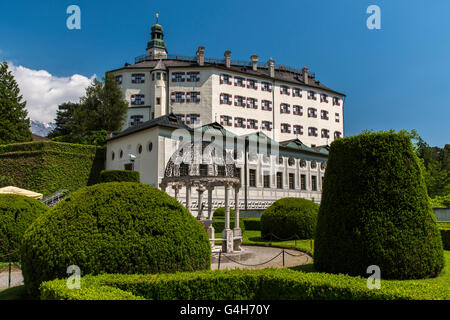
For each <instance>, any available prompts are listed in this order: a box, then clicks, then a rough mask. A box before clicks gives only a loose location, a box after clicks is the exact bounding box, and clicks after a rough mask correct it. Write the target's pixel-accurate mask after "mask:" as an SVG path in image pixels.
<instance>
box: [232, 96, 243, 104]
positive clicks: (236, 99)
mask: <svg viewBox="0 0 450 320" xmlns="http://www.w3.org/2000/svg"><path fill="white" fill-rule="evenodd" d="M234 105H235V106H238V107H245V97H243V96H234Z"/></svg>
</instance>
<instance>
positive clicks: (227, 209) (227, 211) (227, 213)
mask: <svg viewBox="0 0 450 320" xmlns="http://www.w3.org/2000/svg"><path fill="white" fill-rule="evenodd" d="M229 192H230V186H229V185H228V184H225V229H230V204H229V201H230V200H229Z"/></svg>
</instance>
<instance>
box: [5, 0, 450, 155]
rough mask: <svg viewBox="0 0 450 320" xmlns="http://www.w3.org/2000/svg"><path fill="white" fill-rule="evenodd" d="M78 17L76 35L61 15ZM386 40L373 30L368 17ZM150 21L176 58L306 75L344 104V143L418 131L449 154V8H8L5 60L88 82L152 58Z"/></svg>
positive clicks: (118, 4) (354, 4)
mask: <svg viewBox="0 0 450 320" xmlns="http://www.w3.org/2000/svg"><path fill="white" fill-rule="evenodd" d="M72 4H76V5H78V6H79V7H80V8H81V30H68V29H67V27H66V19H67V17H68V14H66V9H67V7H68V6H69V5H72ZM372 4H374V5H378V6H379V7H380V8H381V30H369V29H368V28H367V27H366V20H367V18H368V17H369V14H367V13H366V8H367V7H368V6H369V5H372ZM155 12H159V14H160V23H161V24H162V25H163V27H164V29H165V40H166V44H167V47H168V51H169V53H178V54H186V55H194V54H195V51H196V49H197V47H198V46H199V45H204V46H205V49H206V53H205V55H206V56H208V57H223V53H224V52H225V50H227V49H230V50H231V52H232V55H231V57H232V59H233V58H235V59H240V60H247V59H249V57H250V55H252V54H254V53H256V54H257V55H258V56H259V57H260V61H267V60H268V59H269V58H270V57H272V58H273V59H274V60H275V62H276V63H278V64H285V65H291V66H295V67H303V66H308V67H309V68H310V70H311V71H313V72H315V73H316V77H317V79H319V80H320V81H321V82H322V83H324V84H325V85H327V86H329V87H331V88H333V89H335V90H337V91H340V92H344V93H345V94H346V95H347V98H346V102H345V107H344V112H345V113H344V117H345V134H346V135H347V136H349V135H354V134H358V133H359V132H361V131H362V130H363V129H374V130H376V131H378V130H387V129H391V128H392V129H396V130H400V129H407V130H411V129H416V130H418V132H419V134H420V135H421V136H422V137H423V138H424V139H425V141H427V142H428V143H429V144H431V145H438V146H443V145H444V144H445V143H450V139H449V138H450V125H449V123H450V108H449V106H450V80H449V75H450V59H449V58H448V57H449V52H450V41H449V39H450V19H448V14H449V12H450V1H447V0H433V1H411V0H410V1H407V0H395V1H359V0H341V1H333V0H329V1H328V0H327V1H325V0H317V1H311V0H296V1H283V0H279V1H265V0H259V1H235V0H228V1H211V0H210V1H195V0H191V1H175V0H172V1H134V0H128V1H112V0H110V1H83V0H72V1H63V0H54V1H49V0H47V1H45V0H42V1H39V2H37V1H21V0H16V1H14V2H13V1H8V2H6V1H3V2H2V5H1V10H0V39H1V40H0V58H1V59H6V60H8V61H10V62H12V63H13V64H14V65H16V66H24V67H26V68H29V69H32V70H41V69H42V70H46V71H47V72H48V73H50V74H51V75H53V76H55V77H71V76H72V75H74V74H80V75H83V76H85V77H88V78H90V77H91V76H92V75H94V74H95V75H97V76H99V77H101V76H103V75H104V73H105V71H107V70H111V69H115V68H118V67H121V66H123V64H124V63H125V62H129V63H132V62H133V61H134V58H135V57H136V56H138V55H141V54H144V53H145V48H146V44H147V41H148V40H149V39H150V27H151V25H152V24H153V23H154V22H155V17H154V16H155Z"/></svg>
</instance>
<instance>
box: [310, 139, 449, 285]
mask: <svg viewBox="0 0 450 320" xmlns="http://www.w3.org/2000/svg"><path fill="white" fill-rule="evenodd" d="M426 190H427V189H426V185H425V182H424V178H423V175H422V171H421V167H420V165H419V159H418V158H417V156H416V154H415V152H414V149H413V146H412V144H411V141H410V138H409V137H408V136H407V135H406V134H403V133H393V132H382V133H363V134H360V135H358V136H354V137H348V138H343V139H338V140H335V141H333V142H332V144H331V146H330V153H329V158H328V165H327V170H326V172H325V178H324V183H323V192H322V202H321V205H320V210H319V220H318V224H317V231H316V237H315V241H314V267H315V268H316V270H318V271H323V272H332V273H347V274H350V275H366V270H367V267H368V266H370V265H377V266H379V267H380V269H381V272H382V277H383V279H418V278H426V277H435V276H437V275H438V274H439V273H440V271H441V270H442V268H443V264H444V258H443V250H442V241H441V236H440V233H439V230H438V228H437V226H436V219H435V217H434V214H433V211H432V209H431V205H430V202H429V198H428V196H427V191H426Z"/></svg>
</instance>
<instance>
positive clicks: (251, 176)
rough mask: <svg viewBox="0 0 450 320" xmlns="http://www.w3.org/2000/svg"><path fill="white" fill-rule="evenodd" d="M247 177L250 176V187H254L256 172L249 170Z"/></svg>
mask: <svg viewBox="0 0 450 320" xmlns="http://www.w3.org/2000/svg"><path fill="white" fill-rule="evenodd" d="M249 176H250V179H249V183H250V187H256V170H254V169H250V170H249Z"/></svg>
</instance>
